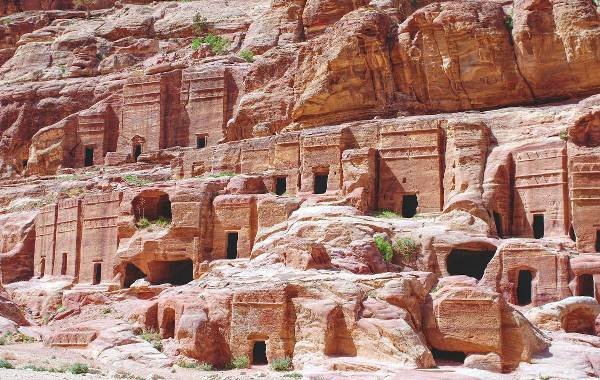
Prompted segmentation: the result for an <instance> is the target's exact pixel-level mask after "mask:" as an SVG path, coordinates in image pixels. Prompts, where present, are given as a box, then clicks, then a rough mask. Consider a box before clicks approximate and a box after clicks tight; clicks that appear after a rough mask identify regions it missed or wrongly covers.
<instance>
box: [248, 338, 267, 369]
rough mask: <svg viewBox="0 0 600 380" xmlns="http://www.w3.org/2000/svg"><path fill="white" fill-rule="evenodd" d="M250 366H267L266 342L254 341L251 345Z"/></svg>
mask: <svg viewBox="0 0 600 380" xmlns="http://www.w3.org/2000/svg"><path fill="white" fill-rule="evenodd" d="M252 364H255V365H262V364H268V360H267V342H265V341H264V340H256V341H254V344H253V345H252Z"/></svg>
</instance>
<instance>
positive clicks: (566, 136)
mask: <svg viewBox="0 0 600 380" xmlns="http://www.w3.org/2000/svg"><path fill="white" fill-rule="evenodd" d="M598 1H600V0H598ZM558 137H560V139H561V140H563V141H568V140H569V132H568V131H567V130H566V129H565V130H564V131H561V132H560V134H559V135H558Z"/></svg>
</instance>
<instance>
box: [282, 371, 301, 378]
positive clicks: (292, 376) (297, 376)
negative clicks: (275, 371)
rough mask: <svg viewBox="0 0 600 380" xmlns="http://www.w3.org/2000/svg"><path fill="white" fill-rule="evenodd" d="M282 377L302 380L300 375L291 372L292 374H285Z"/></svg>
mask: <svg viewBox="0 0 600 380" xmlns="http://www.w3.org/2000/svg"><path fill="white" fill-rule="evenodd" d="M283 377H289V378H292V379H301V378H302V374H301V373H298V372H292V373H286V374H285V375H283Z"/></svg>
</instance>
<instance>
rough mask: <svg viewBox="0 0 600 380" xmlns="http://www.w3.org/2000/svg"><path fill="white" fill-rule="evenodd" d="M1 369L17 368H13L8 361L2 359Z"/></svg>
mask: <svg viewBox="0 0 600 380" xmlns="http://www.w3.org/2000/svg"><path fill="white" fill-rule="evenodd" d="M0 368H6V369H13V368H15V367H13V365H12V364H10V363H9V362H8V361H7V360H4V359H0Z"/></svg>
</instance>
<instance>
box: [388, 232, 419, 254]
mask: <svg viewBox="0 0 600 380" xmlns="http://www.w3.org/2000/svg"><path fill="white" fill-rule="evenodd" d="M393 248H394V251H395V252H397V253H398V254H400V255H401V256H402V257H403V258H405V259H408V258H411V257H414V256H415V255H416V254H417V243H415V241H414V240H413V239H411V238H409V237H405V238H399V239H398V240H396V243H395V244H394V247H393Z"/></svg>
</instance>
